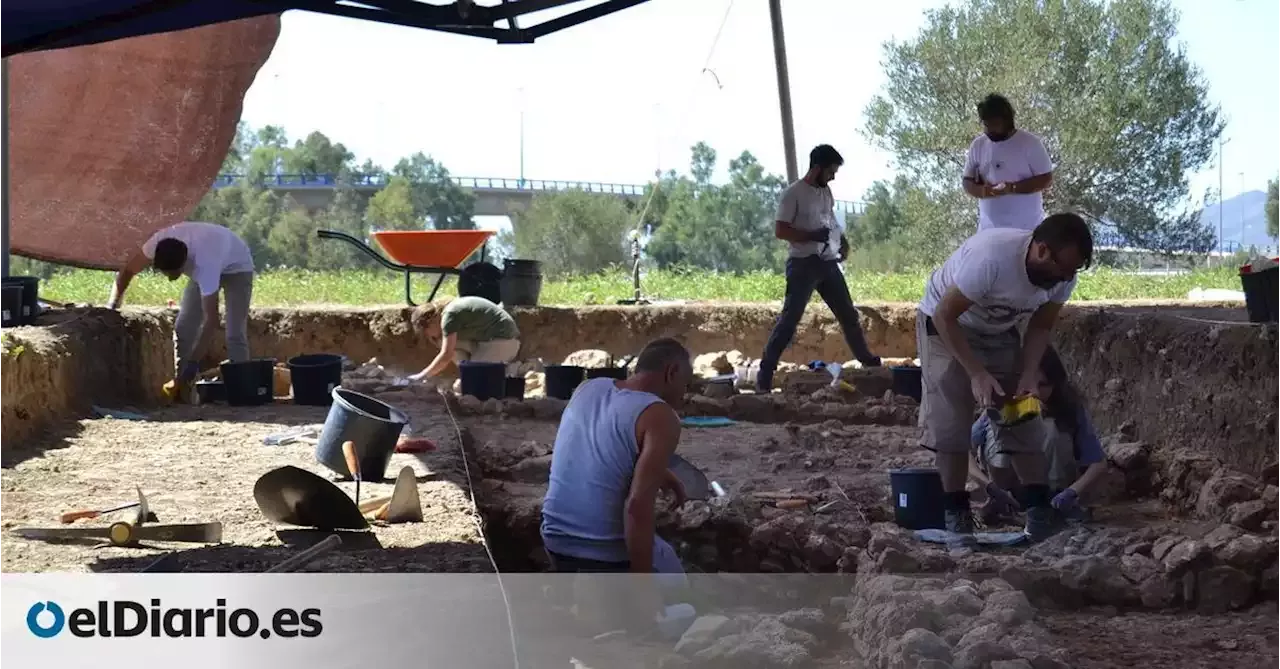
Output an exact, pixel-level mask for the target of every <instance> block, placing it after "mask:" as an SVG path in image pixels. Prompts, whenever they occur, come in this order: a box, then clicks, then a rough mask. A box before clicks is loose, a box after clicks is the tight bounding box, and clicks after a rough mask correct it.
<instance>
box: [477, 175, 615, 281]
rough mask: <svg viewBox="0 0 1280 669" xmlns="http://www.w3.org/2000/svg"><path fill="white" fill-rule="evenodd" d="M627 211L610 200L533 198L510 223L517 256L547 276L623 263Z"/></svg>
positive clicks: (568, 195)
mask: <svg viewBox="0 0 1280 669" xmlns="http://www.w3.org/2000/svg"><path fill="white" fill-rule="evenodd" d="M633 222H634V221H633V220H632V216H631V212H630V211H629V210H628V209H627V206H626V204H624V203H623V201H622V200H621V199H619V198H617V197H615V196H613V195H603V194H599V193H588V192H586V191H581V190H568V191H561V192H558V193H548V194H545V195H541V194H540V195H537V196H535V197H534V198H533V203H532V204H531V205H530V206H529V208H528V209H527V210H525V211H523V212H521V213H520V214H519V215H518V216H517V217H516V219H515V220H514V221H513V222H512V226H511V227H512V229H513V233H514V234H513V235H512V236H511V238H508V239H503V240H500V241H501V242H506V243H510V244H511V245H512V246H513V247H514V249H515V252H516V254H517V255H518V256H520V257H522V258H536V259H538V260H540V261H542V268H543V271H544V272H545V273H547V274H548V275H551V276H557V275H565V274H572V273H591V272H599V271H601V270H604V269H608V268H610V267H613V266H615V265H619V264H622V263H624V262H626V260H627V259H628V257H629V256H630V250H629V249H628V248H627V241H628V239H627V235H628V234H629V233H630V232H631V229H632V224H633Z"/></svg>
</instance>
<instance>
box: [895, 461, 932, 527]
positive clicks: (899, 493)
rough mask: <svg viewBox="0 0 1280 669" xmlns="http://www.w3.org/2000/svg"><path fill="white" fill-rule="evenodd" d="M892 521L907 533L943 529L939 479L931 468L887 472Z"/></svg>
mask: <svg viewBox="0 0 1280 669" xmlns="http://www.w3.org/2000/svg"><path fill="white" fill-rule="evenodd" d="M889 489H890V490H891V491H892V495H893V520H894V522H896V523H897V524H898V525H899V526H901V527H904V528H906V529H908V530H935V529H936V530H941V529H946V517H945V513H944V511H945V509H944V501H945V499H946V496H945V495H944V494H943V492H942V477H941V476H940V475H939V474H938V470H936V469H933V468H931V467H909V468H906V469H891V470H889Z"/></svg>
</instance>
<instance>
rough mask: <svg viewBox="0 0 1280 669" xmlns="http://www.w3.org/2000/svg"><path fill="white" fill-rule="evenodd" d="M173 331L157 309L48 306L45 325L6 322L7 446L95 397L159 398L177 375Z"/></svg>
mask: <svg viewBox="0 0 1280 669" xmlns="http://www.w3.org/2000/svg"><path fill="white" fill-rule="evenodd" d="M170 332H172V326H171V325H170V323H169V322H168V321H167V320H166V319H164V318H162V317H161V316H160V315H158V314H128V315H122V314H119V313H117V312H114V311H109V310H106V309H94V310H77V311H72V312H63V313H54V314H46V315H44V316H42V317H41V326H40V327H22V328H14V329H12V330H5V332H4V337H3V340H4V346H3V349H4V353H3V362H2V363H0V364H2V365H3V366H2V367H0V377H3V381H2V383H3V386H2V388H0V390H2V392H0V404H2V405H3V414H2V416H0V418H2V420H0V431H2V432H3V434H2V435H0V438H3V440H4V443H5V445H6V446H8V445H9V444H12V443H14V442H13V441H11V440H15V439H16V440H24V439H29V438H32V437H35V436H37V435H39V434H40V433H41V432H42V431H44V430H46V429H47V428H49V427H51V426H52V425H53V424H55V423H57V422H58V421H60V420H65V419H67V418H73V417H80V416H84V415H87V414H88V413H89V412H90V411H91V408H92V407H93V405H95V404H96V405H99V406H103V407H106V408H116V409H119V408H122V407H124V406H129V405H146V404H150V403H154V402H156V401H158V400H159V398H160V386H161V385H162V384H163V383H164V381H165V380H166V379H167V378H168V377H169V376H172V372H171V370H172V368H173V350H172V345H171V344H168V343H167V342H168V340H167V339H166V337H167V336H169V333H170Z"/></svg>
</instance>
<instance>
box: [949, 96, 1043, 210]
mask: <svg viewBox="0 0 1280 669" xmlns="http://www.w3.org/2000/svg"><path fill="white" fill-rule="evenodd" d="M1013 116H1014V114H1013V105H1012V104H1010V103H1009V100H1008V99H1006V98H1005V97H1004V96H1003V95H997V94H995V93H992V94H991V95H988V96H987V97H986V98H985V99H983V101H982V102H979V103H978V118H979V120H981V121H982V134H980V135H978V136H977V137H976V138H974V140H973V143H971V144H970V145H969V156H968V158H967V159H966V160H965V166H964V179H963V183H964V191H965V192H966V193H968V194H969V195H971V196H973V197H975V198H978V230H979V231H981V230H987V229H989V228H1017V229H1019V230H1034V229H1035V227H1036V226H1037V225H1040V221H1042V220H1044V217H1045V212H1044V195H1043V192H1044V191H1045V190H1046V189H1048V188H1049V186H1050V185H1052V184H1053V161H1052V160H1051V159H1050V158H1049V152H1048V151H1047V150H1046V149H1045V148H1044V142H1043V141H1041V139H1040V138H1039V137H1038V136H1036V135H1034V134H1032V133H1030V132H1028V131H1026V130H1020V129H1018V128H1017V127H1016V126H1015V125H1014V122H1013Z"/></svg>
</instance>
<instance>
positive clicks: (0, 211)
mask: <svg viewBox="0 0 1280 669" xmlns="http://www.w3.org/2000/svg"><path fill="white" fill-rule="evenodd" d="M0 95H3V96H4V102H3V104H0V142H2V143H0V219H3V220H0V253H3V254H4V255H3V256H0V262H3V264H4V267H3V272H4V274H3V275H4V276H6V277H7V276H9V59H8V58H5V59H4V60H3V61H0Z"/></svg>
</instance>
